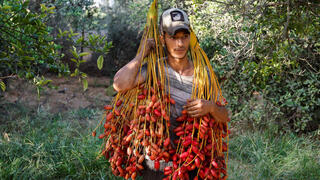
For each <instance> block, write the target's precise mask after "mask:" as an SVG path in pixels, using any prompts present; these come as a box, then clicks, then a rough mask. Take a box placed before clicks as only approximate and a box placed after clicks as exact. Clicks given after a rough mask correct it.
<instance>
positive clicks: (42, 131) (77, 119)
mask: <svg viewBox="0 0 320 180" xmlns="http://www.w3.org/2000/svg"><path fill="white" fill-rule="evenodd" d="M100 117H101V114H100V112H99V111H98V110H95V109H80V110H76V111H71V112H68V113H64V114H62V113H58V114H50V113H48V112H47V111H45V110H43V109H39V110H38V111H35V112H33V111H31V110H28V109H26V108H25V107H23V106H19V105H16V106H15V107H10V108H8V109H7V114H6V117H5V118H4V119H2V120H1V123H2V124H1V127H0V132H1V134H2V137H1V138H0V179H115V178H114V177H113V176H112V175H111V174H112V173H111V171H110V170H109V168H108V164H107V163H106V161H105V160H104V159H103V158H100V159H98V160H97V159H96V157H97V156H98V154H99V150H100V146H101V140H98V139H97V138H93V137H92V136H91V135H90V134H91V130H92V129H93V127H94V126H95V125H96V124H97V123H98V121H99V119H100ZM6 134H7V135H6ZM6 136H8V137H9V138H8V137H6Z"/></svg>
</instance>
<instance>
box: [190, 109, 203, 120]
mask: <svg viewBox="0 0 320 180" xmlns="http://www.w3.org/2000/svg"><path fill="white" fill-rule="evenodd" d="M188 114H189V116H191V117H193V118H197V117H200V116H202V113H201V111H200V110H199V109H196V110H192V111H188Z"/></svg>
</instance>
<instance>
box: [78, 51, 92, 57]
mask: <svg viewBox="0 0 320 180" xmlns="http://www.w3.org/2000/svg"><path fill="white" fill-rule="evenodd" d="M89 54H90V53H89V52H82V53H80V54H79V56H80V57H83V56H87V55H89Z"/></svg>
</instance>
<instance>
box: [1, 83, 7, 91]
mask: <svg viewBox="0 0 320 180" xmlns="http://www.w3.org/2000/svg"><path fill="white" fill-rule="evenodd" d="M0 87H1V89H2V91H6V84H4V82H3V81H2V80H0Z"/></svg>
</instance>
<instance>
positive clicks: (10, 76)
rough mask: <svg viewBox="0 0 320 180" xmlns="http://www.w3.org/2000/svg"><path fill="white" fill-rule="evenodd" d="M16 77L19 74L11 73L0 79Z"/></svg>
mask: <svg viewBox="0 0 320 180" xmlns="http://www.w3.org/2000/svg"><path fill="white" fill-rule="evenodd" d="M15 77H18V75H13V74H11V75H9V76H3V77H0V79H7V78H15Z"/></svg>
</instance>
